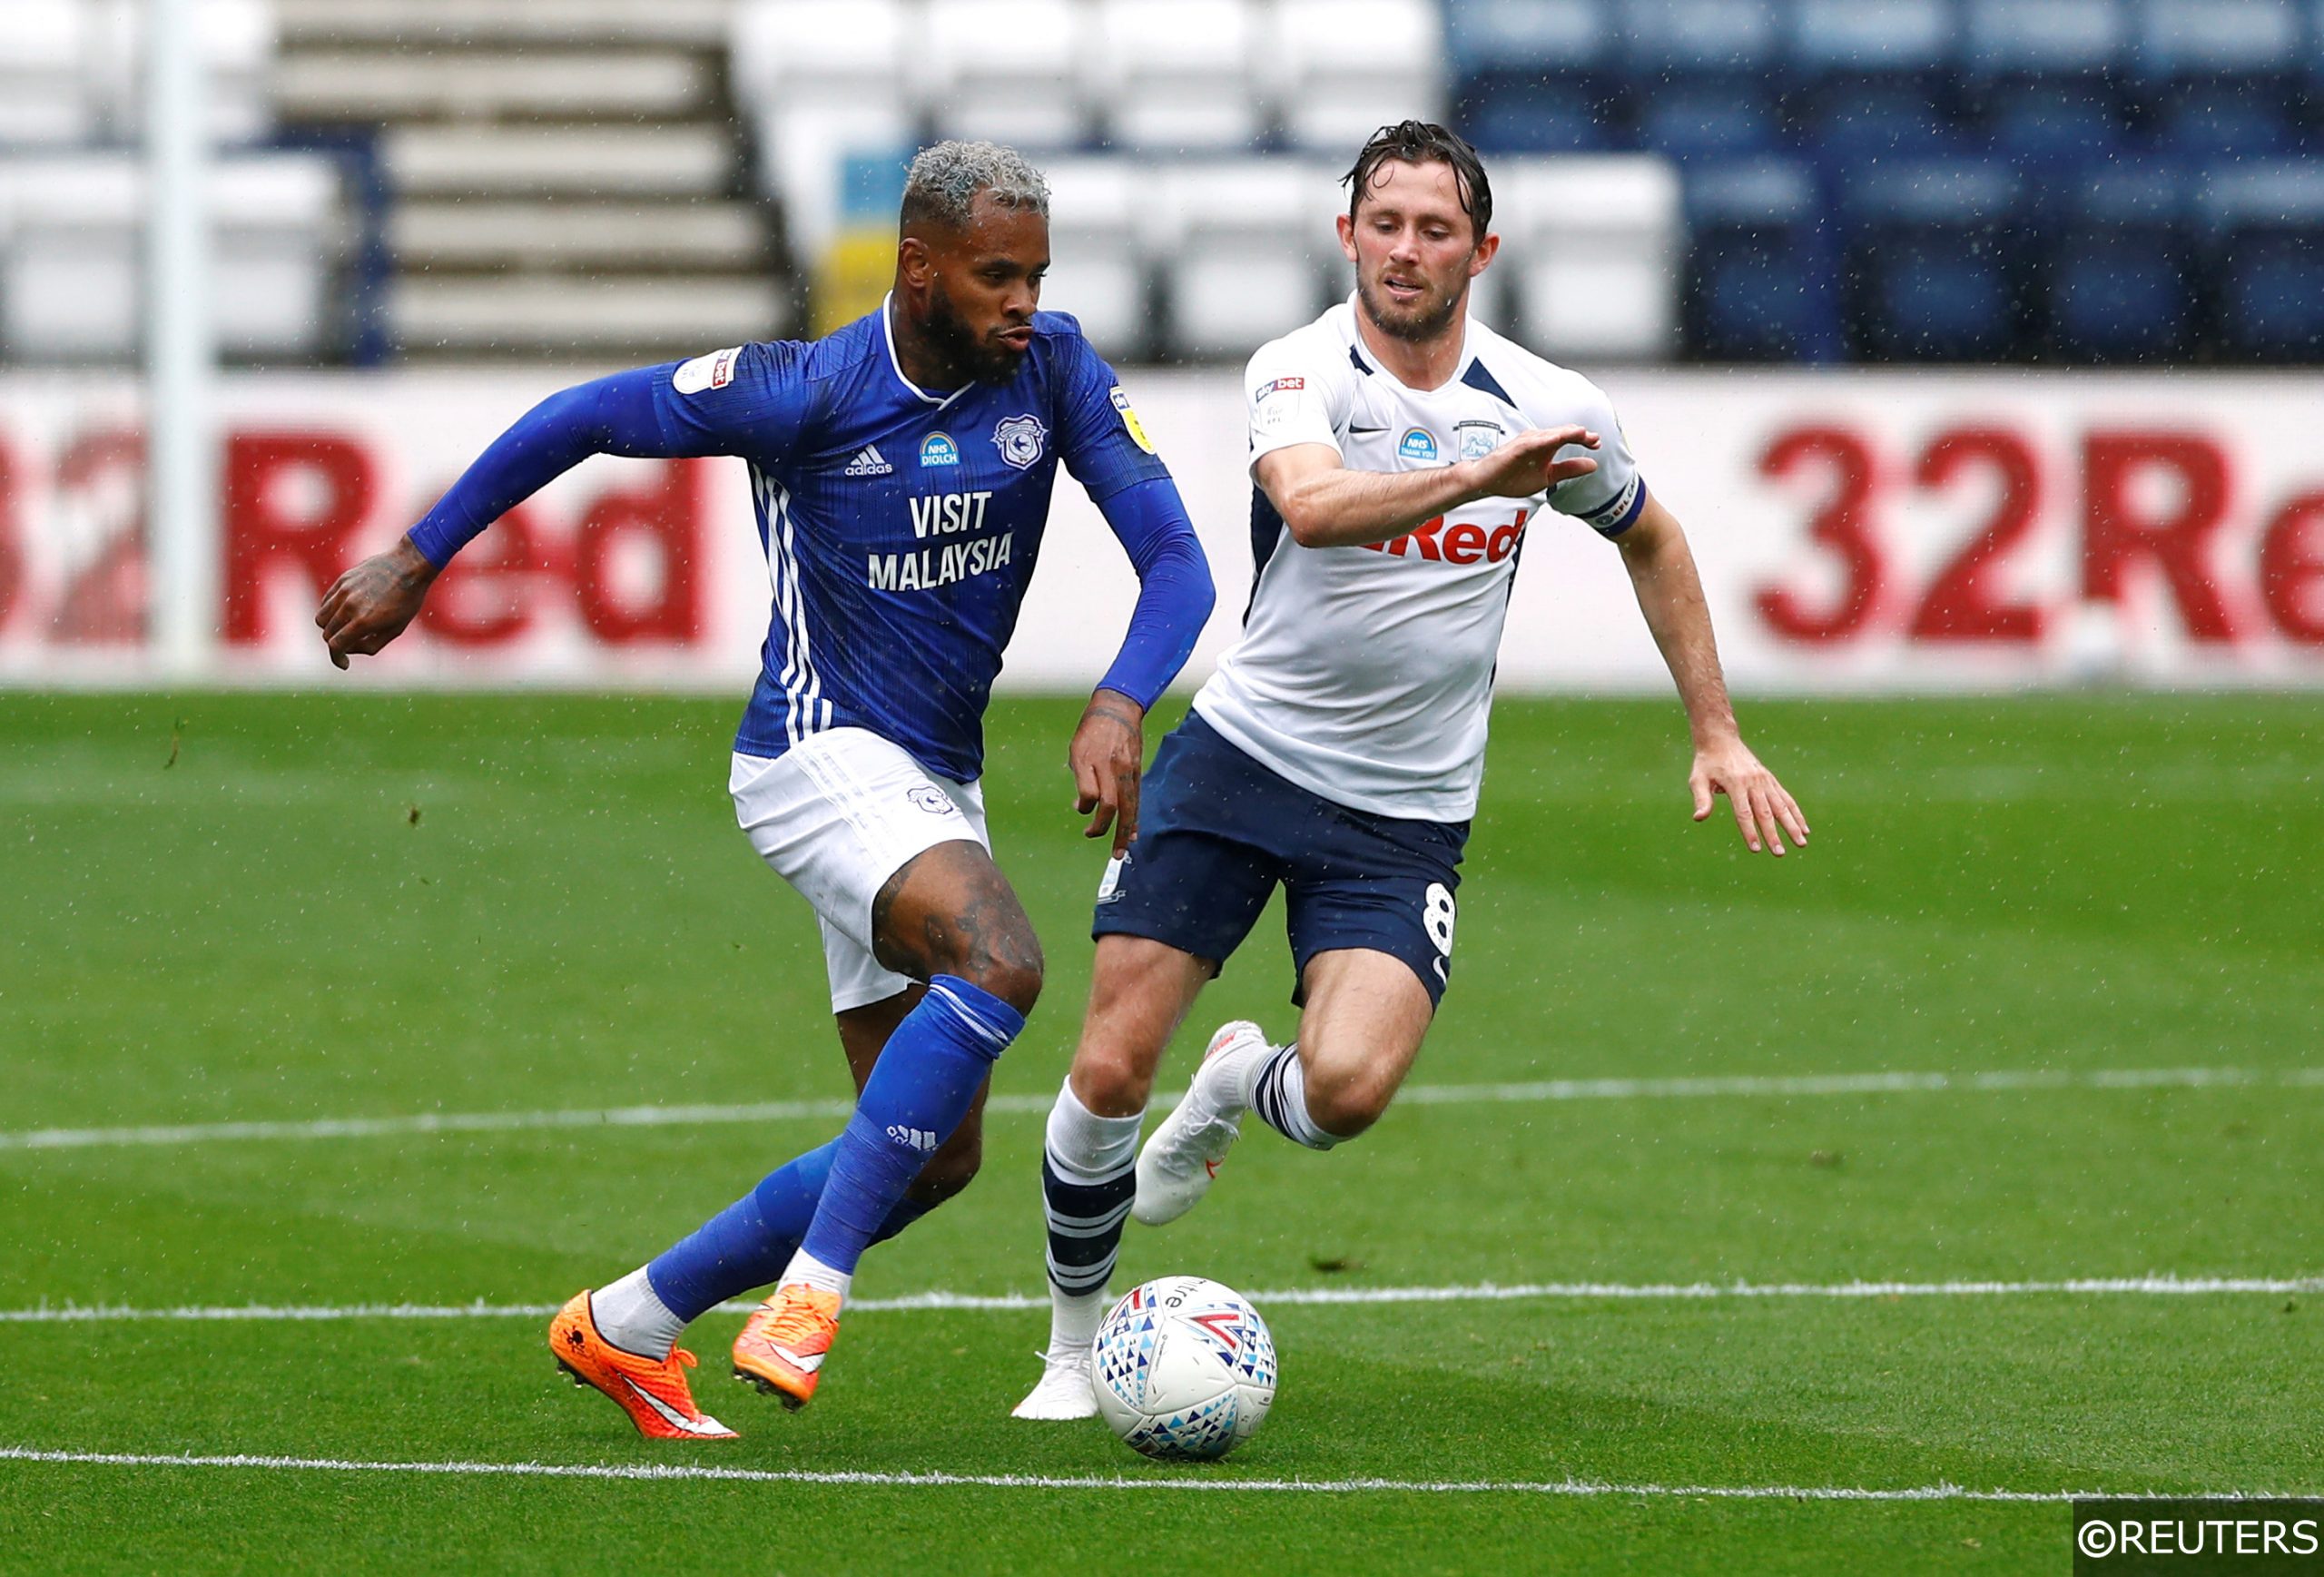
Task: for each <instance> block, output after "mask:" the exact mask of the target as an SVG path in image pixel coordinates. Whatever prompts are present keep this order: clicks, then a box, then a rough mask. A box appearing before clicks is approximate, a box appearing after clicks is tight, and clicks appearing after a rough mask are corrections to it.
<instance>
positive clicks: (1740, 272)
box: [1681, 156, 1842, 361]
mask: <svg viewBox="0 0 2324 1577" xmlns="http://www.w3.org/2000/svg"><path fill="white" fill-rule="evenodd" d="M1687 223H1688V230H1689V240H1690V253H1689V259H1688V263H1687V272H1686V291H1685V297H1684V300H1683V303H1682V308H1681V310H1682V311H1683V313H1684V322H1685V329H1686V340H1687V342H1688V344H1689V345H1690V346H1692V347H1693V348H1694V349H1695V350H1696V351H1697V353H1699V354H1700V355H1704V356H1708V357H1710V358H1713V359H1715V360H1734V361H1833V360H1838V359H1839V355H1840V352H1841V350H1842V336H1841V320H1840V306H1839V301H1838V286H1837V271H1836V268H1835V266H1834V259H1833V255H1832V245H1831V240H1830V233H1829V228H1828V225H1827V215H1826V212H1825V205H1824V198H1823V193H1822V192H1821V190H1820V189H1819V187H1818V185H1817V179H1816V175H1815V172H1814V171H1813V170H1812V169H1811V168H1810V167H1809V166H1808V165H1807V164H1806V163H1803V162H1801V161H1799V160H1797V159H1787V158H1782V157H1778V156H1768V157H1764V158H1759V159H1753V160H1746V161H1740V162H1736V163H1725V164H1714V165H1708V166H1705V167H1702V168H1699V169H1695V170H1691V171H1689V175H1688V180H1687Z"/></svg>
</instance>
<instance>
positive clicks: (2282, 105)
mask: <svg viewBox="0 0 2324 1577" xmlns="http://www.w3.org/2000/svg"><path fill="white" fill-rule="evenodd" d="M2152 123H2153V126H2154V141H2155V146H2156V148H2157V149H2158V150H2160V151H2161V152H2163V153H2171V154H2176V155H2179V156H2181V157H2183V158H2195V159H2201V158H2205V157H2219V158H2232V157H2237V156H2242V157H2259V158H2270V157H2273V156H2275V155H2278V154H2282V153H2292V152H2294V151H2295V150H2297V149H2298V148H2299V143H2300V140H2301V137H2302V135H2303V128H2302V127H2301V126H2300V124H2299V122H2298V121H2297V120H2296V119H2295V118H2294V117H2293V114H2292V111H2291V99H2290V95H2289V94H2286V93H2285V92H2284V90H2283V89H2282V88H2280V87H2279V86H2277V85H2276V84H2273V83H2271V82H2265V81H2260V82H2231V83H2189V84H2183V85H2181V86H2176V87H2171V88H2166V89H2164V90H2162V92H2161V93H2160V94H2157V95H2156V97H2155V99H2154V103H2153V110H2152Z"/></svg>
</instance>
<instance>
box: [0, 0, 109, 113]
mask: <svg viewBox="0 0 2324 1577" xmlns="http://www.w3.org/2000/svg"><path fill="white" fill-rule="evenodd" d="M89 34H90V28H89V15H88V7H87V5H85V4H84V0H7V3H6V5H5V8H0V146H5V144H8V143H78V142H83V141H85V140H86V139H87V137H88V136H89V134H90V133H91V132H92V131H94V129H95V125H96V113H95V108H94V103H93V102H92V99H91V96H90V94H89V91H88V84H87V82H86V68H87V62H88V59H89V54H90V49H91V44H90V38H89Z"/></svg>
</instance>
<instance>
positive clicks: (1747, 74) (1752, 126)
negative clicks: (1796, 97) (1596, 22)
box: [1621, 0, 1786, 159]
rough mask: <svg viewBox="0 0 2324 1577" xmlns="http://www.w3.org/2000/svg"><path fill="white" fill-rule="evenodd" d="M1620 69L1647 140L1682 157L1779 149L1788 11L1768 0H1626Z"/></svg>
mask: <svg viewBox="0 0 2324 1577" xmlns="http://www.w3.org/2000/svg"><path fill="white" fill-rule="evenodd" d="M1621 13H1622V14H1621V62H1622V69H1623V70H1624V71H1625V72H1626V73H1627V74H1628V75H1629V77H1630V91H1631V95H1632V97H1633V99H1634V101H1635V103H1636V105H1637V108H1636V111H1635V114H1636V119H1637V123H1638V133H1639V143H1640V146H1642V147H1644V148H1646V149H1648V150H1649V151H1650V152H1653V153H1663V154H1667V155H1669V157H1672V158H1677V159H1690V158H1718V157H1721V156H1732V155H1737V154H1746V153H1761V152H1766V151H1768V150H1771V149H1773V148H1774V147H1775V146H1776V144H1777V141H1778V133H1779V131H1780V128H1781V114H1780V105H1779V86H1778V84H1777V80H1776V67H1777V64H1778V63H1779V62H1780V61H1781V59H1782V57H1783V49H1784V43H1785V36H1786V34H1785V23H1786V18H1785V16H1784V14H1783V12H1782V10H1781V8H1779V7H1777V6H1776V5H1771V4H1767V3H1765V0H1628V4H1626V5H1623V6H1622V8H1621Z"/></svg>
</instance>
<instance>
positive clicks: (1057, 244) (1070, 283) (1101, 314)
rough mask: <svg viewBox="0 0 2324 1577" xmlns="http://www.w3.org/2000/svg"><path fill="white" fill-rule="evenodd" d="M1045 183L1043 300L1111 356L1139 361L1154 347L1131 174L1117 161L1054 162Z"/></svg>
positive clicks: (1136, 184) (1136, 183)
mask: <svg viewBox="0 0 2324 1577" xmlns="http://www.w3.org/2000/svg"><path fill="white" fill-rule="evenodd" d="M1045 173H1046V174H1047V175H1048V176H1049V198H1050V203H1049V281H1048V285H1047V287H1046V295H1047V297H1048V299H1049V301H1051V302H1052V303H1054V304H1055V305H1057V306H1059V307H1060V308H1062V309H1064V310H1068V311H1070V312H1072V313H1073V314H1074V315H1075V316H1076V317H1078V318H1079V319H1080V320H1081V326H1082V329H1083V330H1084V331H1085V332H1087V333H1088V335H1089V337H1090V339H1091V340H1094V341H1095V342H1096V343H1098V344H1099V345H1102V346H1104V347H1105V348H1106V353H1107V354H1108V355H1109V356H1114V357H1118V358H1120V359H1122V360H1141V359H1143V358H1145V357H1147V356H1149V355H1151V354H1153V352H1154V351H1155V350H1156V349H1157V343H1156V337H1155V335H1154V332H1153V323H1154V314H1153V313H1152V312H1151V311H1149V310H1147V303H1148V299H1149V298H1148V290H1147V260H1146V254H1145V251H1144V250H1143V249H1142V248H1141V246H1140V244H1139V238H1138V214H1139V211H1140V209H1141V206H1142V203H1141V192H1140V188H1141V186H1142V184H1143V182H1141V181H1140V180H1139V172H1138V171H1137V168H1136V167H1135V166H1133V165H1131V164H1130V163H1128V161H1126V160H1120V159H1078V160H1059V161H1057V162H1055V163H1051V164H1050V165H1049V168H1048V170H1047V171H1046V172H1045Z"/></svg>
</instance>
